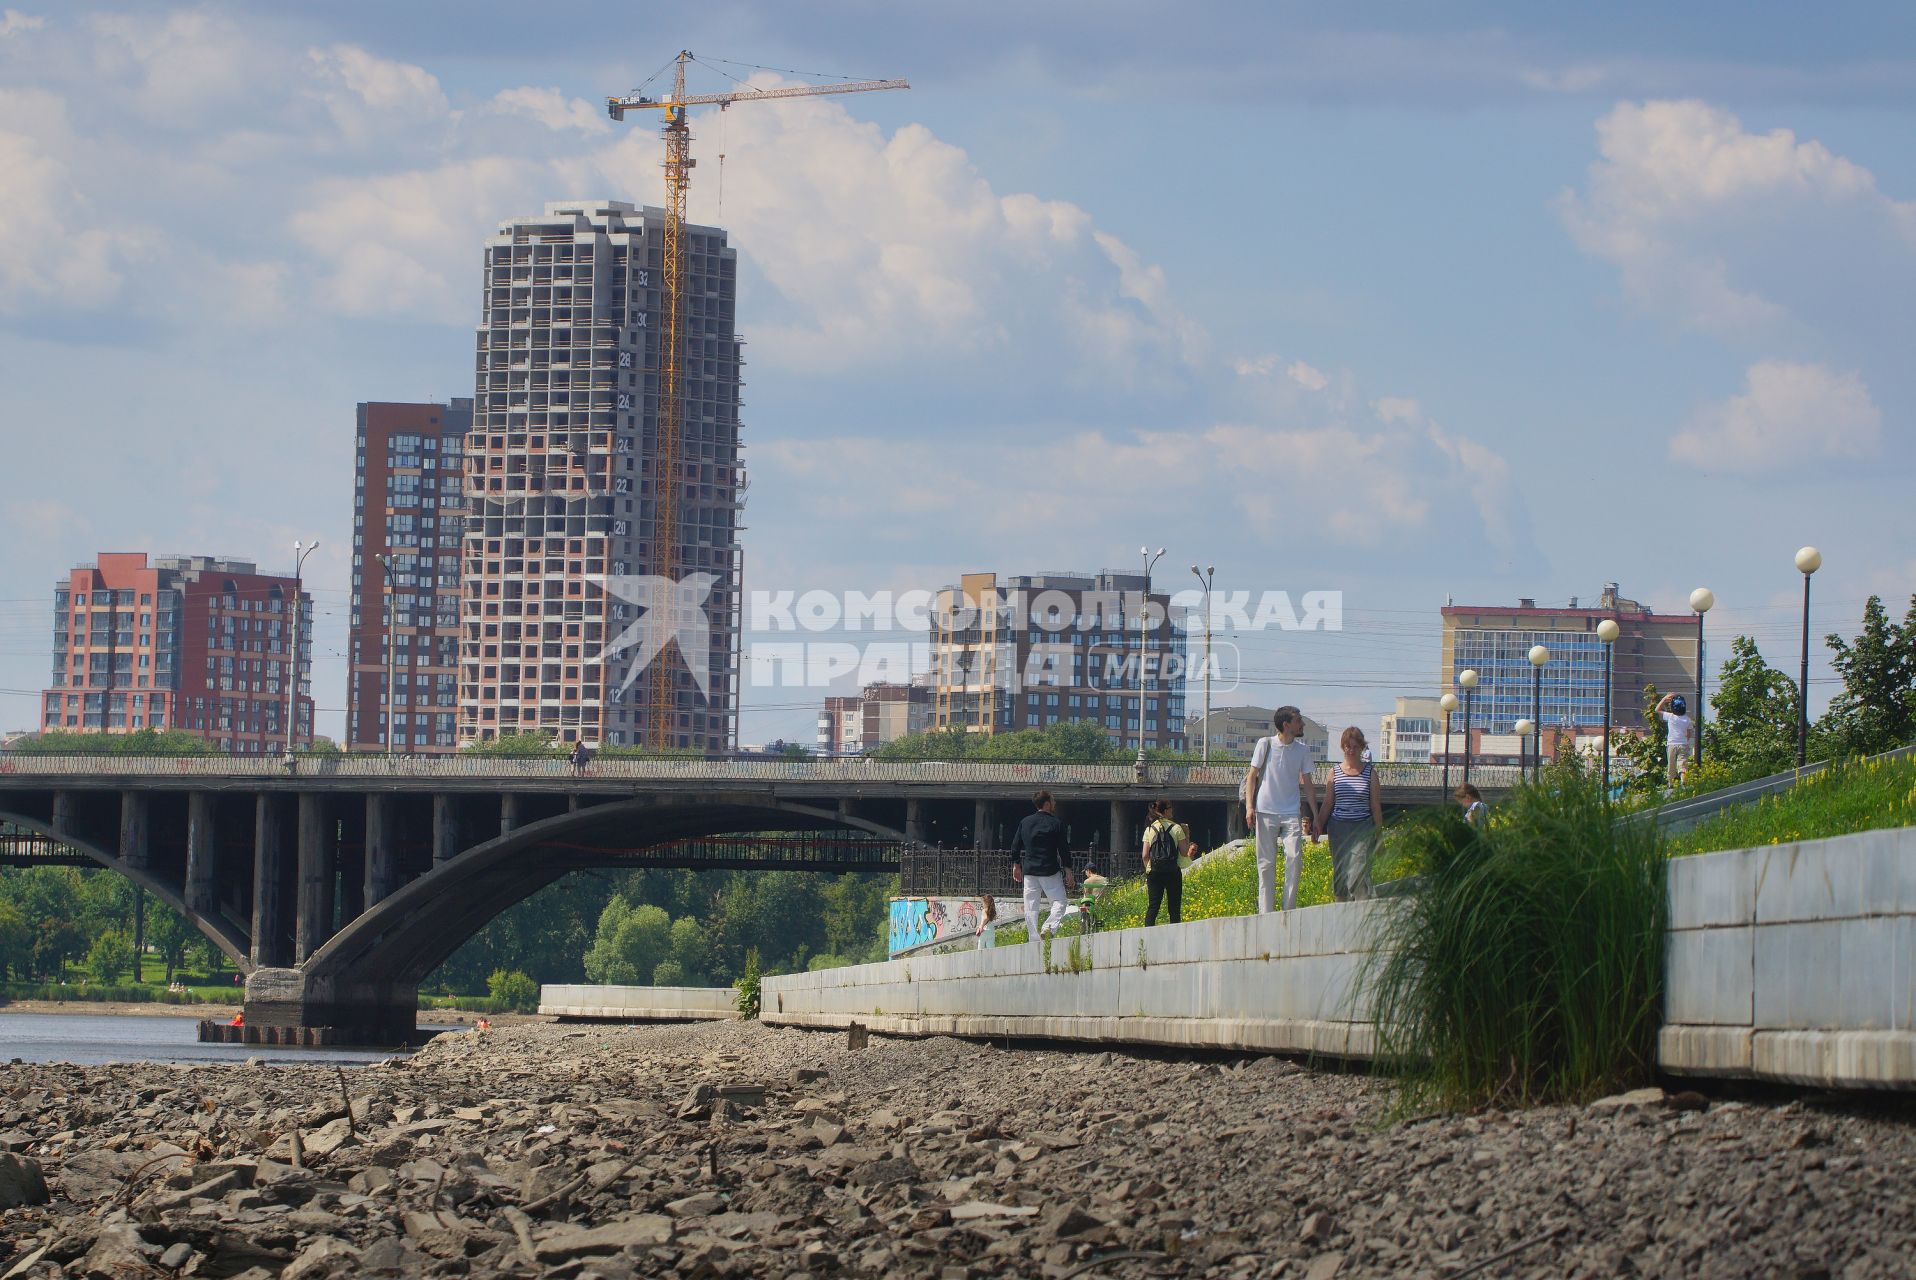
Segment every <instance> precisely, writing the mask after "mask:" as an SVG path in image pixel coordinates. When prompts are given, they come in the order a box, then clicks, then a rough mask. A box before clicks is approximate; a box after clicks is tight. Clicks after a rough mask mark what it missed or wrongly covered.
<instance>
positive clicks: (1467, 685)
mask: <svg viewBox="0 0 1916 1280" xmlns="http://www.w3.org/2000/svg"><path fill="white" fill-rule="evenodd" d="M1457 686H1458V688H1460V689H1462V690H1463V691H1464V781H1465V782H1469V781H1470V754H1471V753H1470V703H1471V696H1472V695H1473V694H1475V693H1476V691H1477V672H1476V670H1475V669H1474V668H1471V667H1465V668H1464V669H1463V670H1462V671H1459V672H1458V673H1457Z"/></svg>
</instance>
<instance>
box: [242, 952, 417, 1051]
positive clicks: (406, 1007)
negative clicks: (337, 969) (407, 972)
mask: <svg viewBox="0 0 1916 1280" xmlns="http://www.w3.org/2000/svg"><path fill="white" fill-rule="evenodd" d="M418 1007H419V987H418V984H416V983H411V982H400V981H389V980H357V979H348V980H341V979H336V978H326V977H313V976H310V975H308V974H307V973H306V972H305V971H304V970H303V969H292V968H287V967H284V966H280V965H274V966H268V967H263V968H259V969H255V970H254V971H253V972H252V973H250V974H248V975H247V978H246V1004H245V1007H244V1008H245V1014H246V1025H247V1026H249V1027H300V1028H314V1029H317V1032H318V1034H317V1035H316V1036H315V1037H314V1039H315V1040H316V1041H317V1042H318V1043H320V1044H335V1045H371V1046H381V1047H384V1046H387V1045H392V1046H395V1047H396V1046H399V1045H405V1044H415V1043H417V1042H418V1041H419V1039H420V1036H419V1033H418V1031H417V1029H416V1024H417V1022H418Z"/></svg>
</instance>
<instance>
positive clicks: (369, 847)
mask: <svg viewBox="0 0 1916 1280" xmlns="http://www.w3.org/2000/svg"><path fill="white" fill-rule="evenodd" d="M398 864H399V850H398V848H397V847H396V842H395V833H394V831H393V797H392V796H390V795H387V794H385V793H384V792H379V791H373V792H370V793H368V794H367V796H366V876H365V882H364V883H365V897H364V898H363V899H362V900H361V903H360V906H361V909H362V910H365V909H370V908H372V907H376V906H378V905H379V904H380V903H381V902H384V901H385V900H386V899H387V898H388V897H390V896H391V895H392V892H393V891H394V890H395V889H397V888H398V887H399V865H398Z"/></svg>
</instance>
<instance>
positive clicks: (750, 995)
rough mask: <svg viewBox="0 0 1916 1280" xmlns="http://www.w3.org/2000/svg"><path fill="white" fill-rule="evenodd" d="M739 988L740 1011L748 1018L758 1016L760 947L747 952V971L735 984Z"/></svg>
mask: <svg viewBox="0 0 1916 1280" xmlns="http://www.w3.org/2000/svg"><path fill="white" fill-rule="evenodd" d="M735 985H736V986H737V988H738V999H737V1002H736V1003H737V1005H738V1011H739V1012H740V1013H742V1014H744V1015H745V1016H746V1017H748V1018H756V1017H758V996H759V991H758V987H759V973H758V948H757V947H753V948H752V949H751V950H750V951H747V952H746V953H745V972H744V973H743V974H742V975H740V977H739V980H738V982H737V983H736V984H735Z"/></svg>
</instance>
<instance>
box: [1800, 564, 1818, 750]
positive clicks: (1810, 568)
mask: <svg viewBox="0 0 1916 1280" xmlns="http://www.w3.org/2000/svg"><path fill="white" fill-rule="evenodd" d="M1822 567H1823V553H1822V552H1821V551H1818V550H1817V549H1816V548H1815V547H1804V548H1803V549H1802V550H1801V551H1798V552H1797V553H1796V569H1797V572H1799V573H1801V574H1802V575H1803V665H1802V667H1801V668H1800V670H1799V671H1798V673H1797V681H1796V767H1797V768H1799V769H1801V768H1802V767H1803V765H1804V764H1805V763H1806V762H1807V761H1808V760H1809V754H1810V578H1811V576H1812V575H1813V574H1815V572H1816V571H1817V570H1818V569H1821V568H1822Z"/></svg>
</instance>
